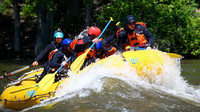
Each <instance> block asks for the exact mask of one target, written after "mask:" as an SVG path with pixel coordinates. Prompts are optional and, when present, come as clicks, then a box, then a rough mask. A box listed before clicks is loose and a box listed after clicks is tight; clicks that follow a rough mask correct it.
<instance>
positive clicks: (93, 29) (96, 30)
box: [88, 26, 101, 36]
mask: <svg viewBox="0 0 200 112" xmlns="http://www.w3.org/2000/svg"><path fill="white" fill-rule="evenodd" d="M100 34H101V30H100V29H99V28H98V27H94V26H91V27H90V28H89V29H88V35H97V36H99V35H100Z"/></svg>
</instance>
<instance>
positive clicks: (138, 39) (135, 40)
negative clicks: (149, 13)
mask: <svg viewBox="0 0 200 112" xmlns="http://www.w3.org/2000/svg"><path fill="white" fill-rule="evenodd" d="M136 24H140V25H142V26H144V27H146V25H145V24H144V23H143V22H137V23H136ZM122 30H124V29H123V28H120V29H119V30H118V31H117V33H116V35H117V36H119V32H121V31H122ZM135 30H136V29H135ZM127 36H128V40H129V45H130V46H131V47H136V46H138V45H142V44H146V43H147V42H148V41H147V40H146V38H145V36H144V34H139V33H135V31H133V32H132V34H128V35H127Z"/></svg>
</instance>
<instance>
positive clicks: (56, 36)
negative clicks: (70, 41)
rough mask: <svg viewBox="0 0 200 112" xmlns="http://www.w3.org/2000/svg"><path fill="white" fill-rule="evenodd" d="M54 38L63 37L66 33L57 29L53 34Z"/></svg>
mask: <svg viewBox="0 0 200 112" xmlns="http://www.w3.org/2000/svg"><path fill="white" fill-rule="evenodd" d="M53 37H54V38H63V37H64V34H63V32H61V31H56V32H55V33H54V35H53Z"/></svg>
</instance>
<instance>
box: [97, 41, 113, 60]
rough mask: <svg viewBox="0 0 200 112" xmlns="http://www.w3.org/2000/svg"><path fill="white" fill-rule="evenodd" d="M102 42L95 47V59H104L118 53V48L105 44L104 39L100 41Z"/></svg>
mask: <svg viewBox="0 0 200 112" xmlns="http://www.w3.org/2000/svg"><path fill="white" fill-rule="evenodd" d="M99 40H100V41H99V42H97V43H96V45H95V47H96V50H95V57H96V58H99V59H104V58H106V57H108V56H110V55H113V54H114V53H115V52H116V48H115V47H113V46H112V45H109V44H103V43H102V41H103V42H104V40H103V39H102V38H100V39H99Z"/></svg>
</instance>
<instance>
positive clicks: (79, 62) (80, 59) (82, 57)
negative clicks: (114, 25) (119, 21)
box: [70, 17, 113, 74]
mask: <svg viewBox="0 0 200 112" xmlns="http://www.w3.org/2000/svg"><path fill="white" fill-rule="evenodd" d="M111 21H113V18H112V17H110V21H109V22H108V23H107V25H106V26H105V28H104V29H103V31H102V32H101V34H100V35H99V36H98V38H97V39H99V38H100V37H101V35H102V34H103V33H104V31H105V30H106V29H107V27H108V25H109V24H110V22H111ZM94 45H95V42H94V43H93V44H92V45H91V46H90V48H89V49H88V50H87V52H85V53H84V54H82V55H80V56H79V57H77V58H76V60H75V61H74V62H73V63H72V64H71V66H70V69H71V71H72V72H73V73H74V74H75V73H77V72H78V71H79V69H80V68H81V66H82V65H83V63H84V61H85V58H86V56H87V54H88V52H89V51H90V50H91V48H92V47H93V46H94Z"/></svg>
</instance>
